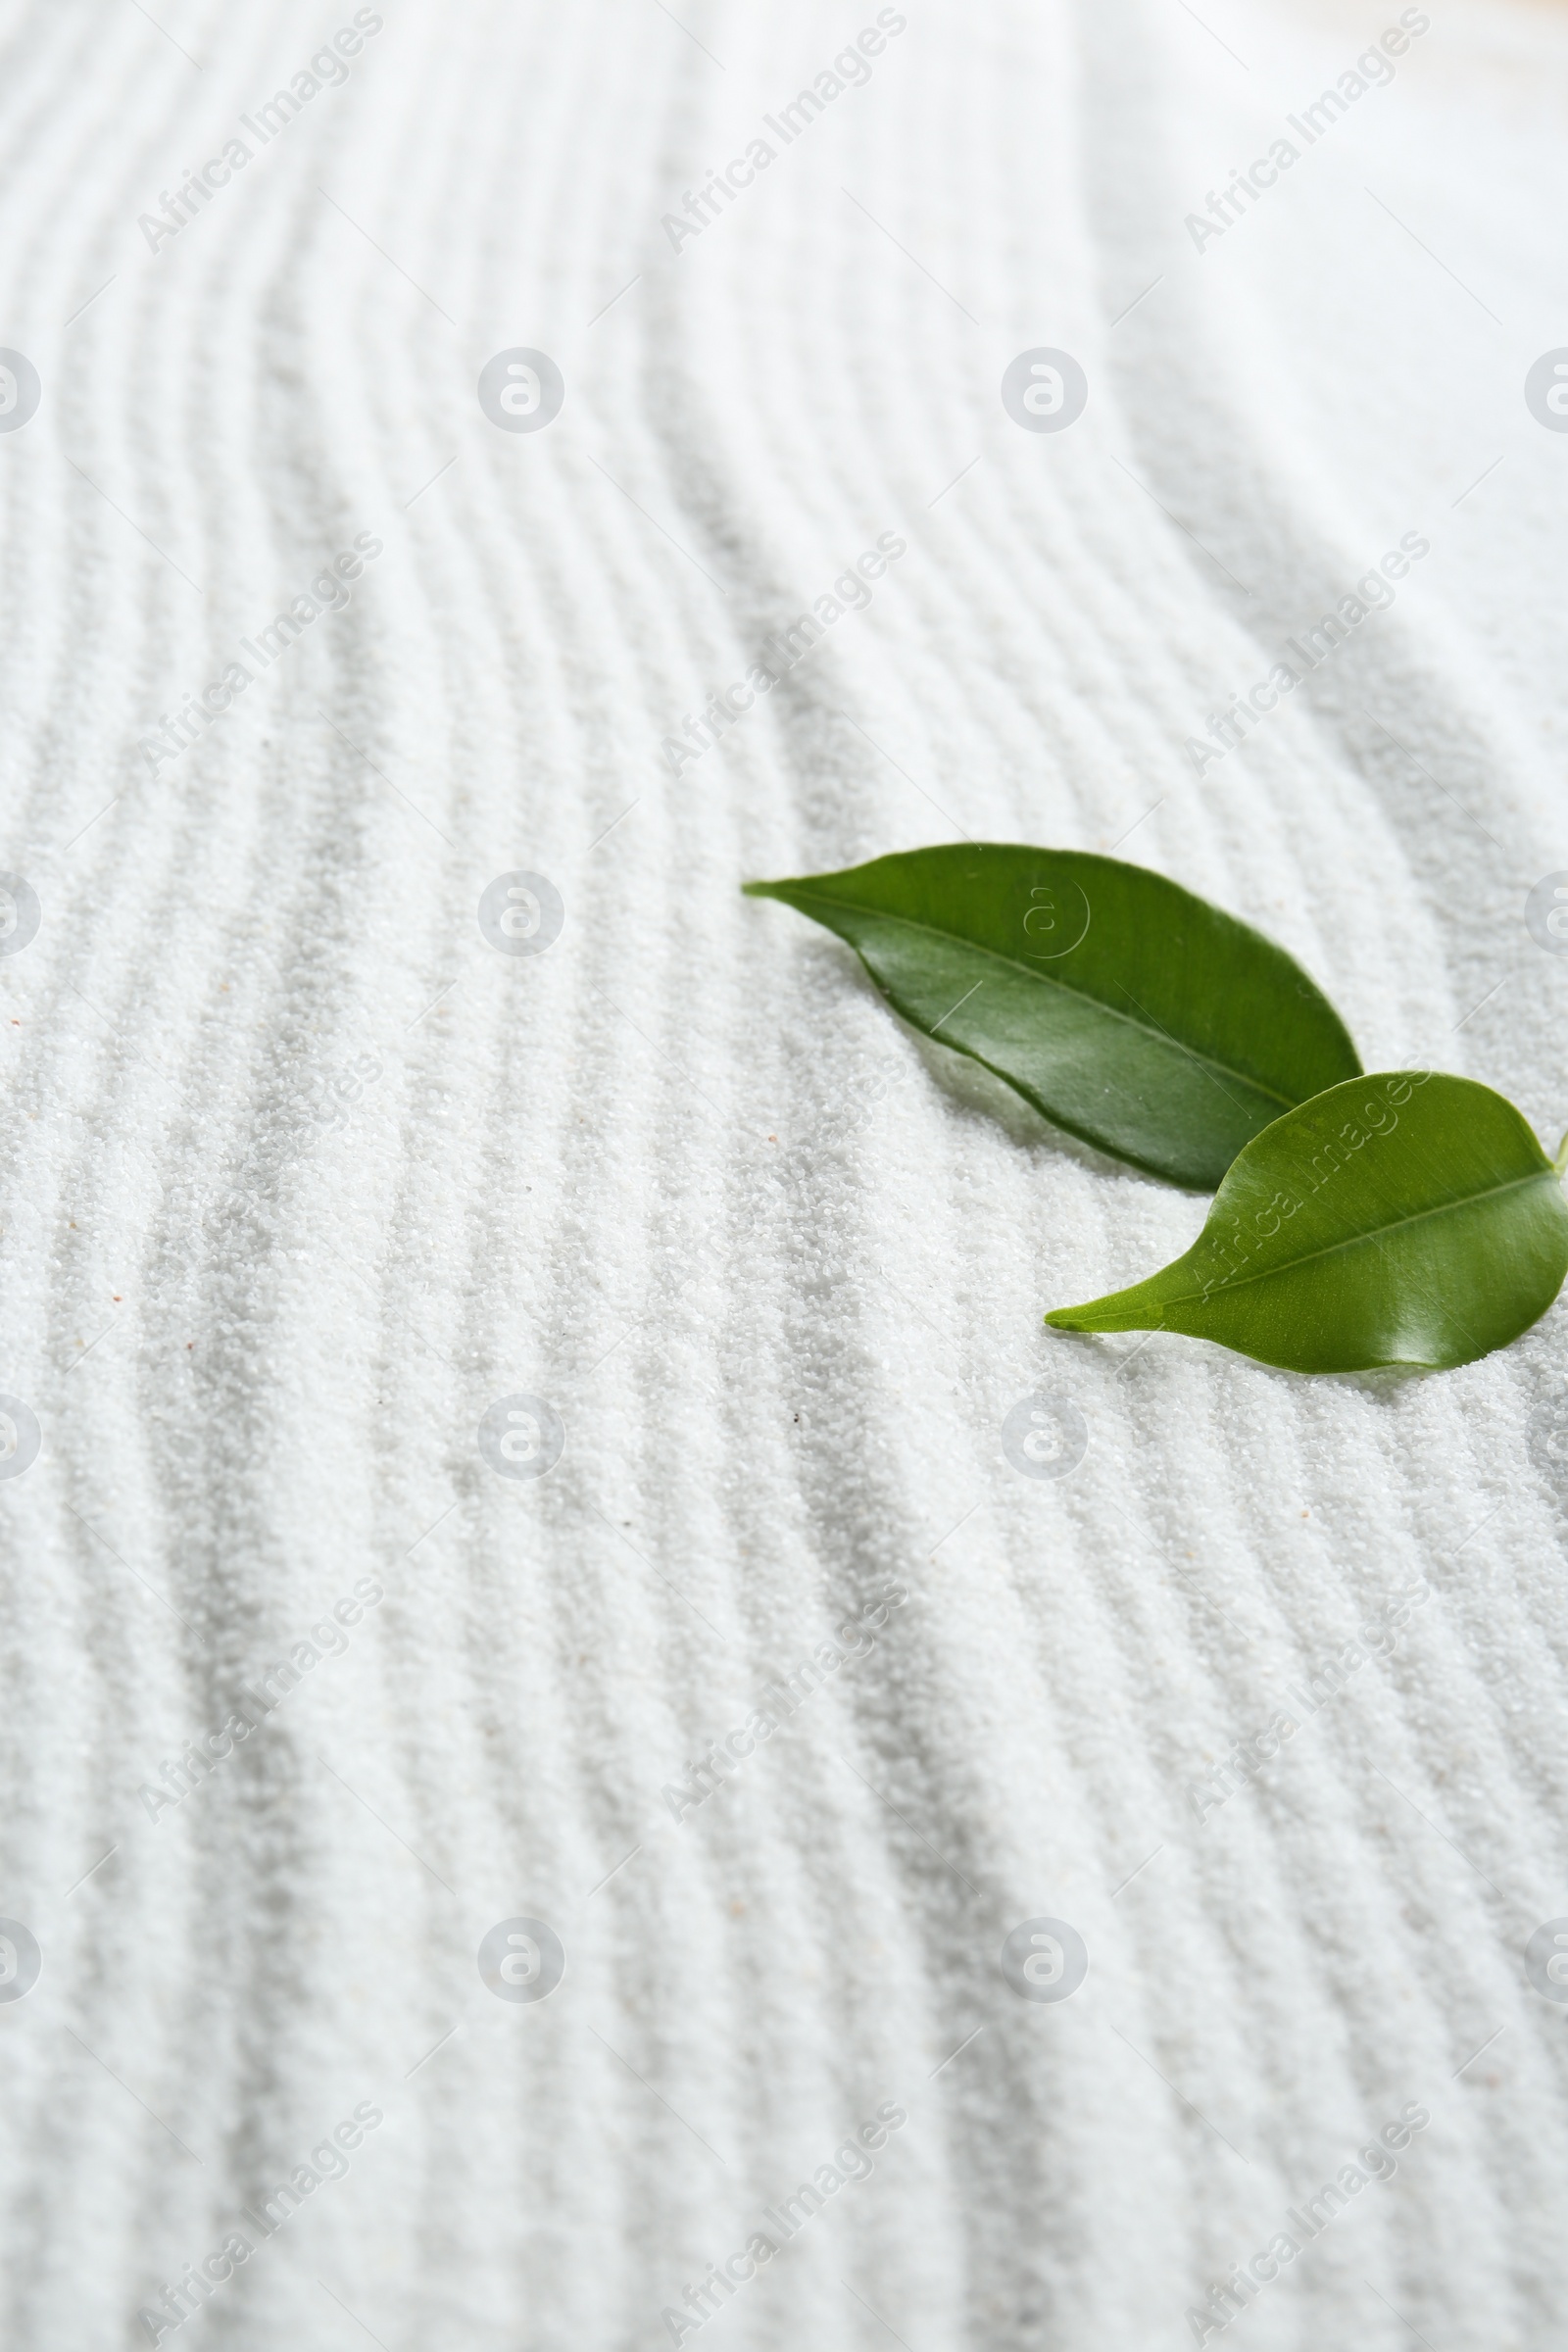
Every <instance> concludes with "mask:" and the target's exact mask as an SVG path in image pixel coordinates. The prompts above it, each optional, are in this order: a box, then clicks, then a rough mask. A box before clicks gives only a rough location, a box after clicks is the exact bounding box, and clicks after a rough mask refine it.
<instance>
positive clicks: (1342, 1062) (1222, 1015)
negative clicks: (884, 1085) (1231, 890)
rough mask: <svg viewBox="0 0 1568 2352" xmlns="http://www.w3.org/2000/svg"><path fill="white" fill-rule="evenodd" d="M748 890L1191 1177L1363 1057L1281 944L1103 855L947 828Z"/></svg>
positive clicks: (1018, 1082) (1228, 1156)
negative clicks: (813, 926) (905, 846)
mask: <svg viewBox="0 0 1568 2352" xmlns="http://www.w3.org/2000/svg"><path fill="white" fill-rule="evenodd" d="M746 889H747V891H748V892H749V893H750V895H751V896H752V897H754V898H764V899H782V900H783V901H784V903H785V904H786V906H790V907H799V909H800V911H801V912H802V913H803V914H809V915H810V916H812V918H813V919H814V920H815V921H817V922H819V923H825V924H826V925H827V927H828V929H829V930H830V931H836V932H837V933H838V934H839V937H840V938H841V939H847V940H848V941H849V943H850V945H851V947H852V948H854V949H855V951H856V953H857V955H858V956H859V958H860V960H861V962H862V963H863V964H864V965H865V968H866V970H867V971H868V972H869V973H870V975H871V977H872V979H873V980H874V981H875V982H876V985H877V987H878V988H879V989H880V990H881V991H882V994H883V995H884V996H885V997H886V998H887V1000H888V1002H889V1003H890V1004H891V1005H892V1006H893V1007H894V1010H895V1011H897V1012H901V1013H902V1014H903V1015H904V1017H905V1019H906V1020H907V1021H910V1022H912V1023H913V1025H914V1027H915V1028H916V1029H919V1030H921V1031H923V1032H924V1034H925V1035H926V1036H927V1037H932V1038H935V1039H936V1040H937V1042H938V1043H939V1044H941V1045H945V1046H954V1047H956V1049H957V1051H958V1052H959V1053H960V1054H972V1055H973V1057H974V1059H975V1060H976V1061H982V1062H984V1063H985V1065H986V1067H987V1069H989V1070H994V1071H995V1072H996V1074H997V1076H998V1077H999V1078H1005V1080H1006V1082H1007V1084H1008V1085H1009V1086H1011V1087H1014V1088H1016V1090H1017V1092H1018V1093H1019V1094H1020V1095H1022V1096H1023V1097H1024V1099H1025V1100H1026V1101H1027V1102H1029V1103H1033V1104H1034V1106H1035V1108H1036V1109H1037V1110H1039V1111H1042V1112H1044V1114H1045V1116H1046V1117H1047V1118H1048V1119H1050V1120H1051V1121H1052V1122H1053V1124H1054V1125H1055V1126H1057V1127H1063V1128H1065V1129H1066V1131H1067V1133H1068V1134H1069V1135H1076V1136H1078V1137H1080V1138H1081V1139H1082V1141H1083V1142H1084V1143H1086V1144H1093V1145H1095V1146H1096V1147H1097V1149H1098V1150H1100V1151H1102V1152H1109V1153H1110V1154H1111V1155H1112V1157H1114V1158H1116V1159H1125V1160H1130V1161H1131V1162H1132V1164H1133V1166H1134V1167H1136V1168H1143V1169H1145V1170H1146V1171H1147V1172H1148V1174H1150V1175H1151V1176H1162V1177H1164V1178H1166V1179H1167V1180H1168V1181H1169V1182H1170V1183H1172V1184H1182V1185H1188V1186H1190V1187H1192V1188H1193V1189H1194V1190H1195V1191H1201V1192H1212V1191H1213V1189H1214V1187H1215V1185H1217V1184H1218V1182H1219V1180H1220V1178H1221V1177H1222V1176H1223V1175H1224V1173H1225V1171H1226V1169H1227V1168H1228V1167H1229V1166H1230V1164H1231V1161H1232V1160H1233V1159H1234V1158H1235V1157H1236V1154H1237V1152H1239V1151H1240V1150H1241V1149H1242V1146H1243V1145H1244V1144H1246V1143H1249V1142H1250V1140H1251V1138H1252V1137H1253V1136H1254V1135H1257V1134H1259V1133H1261V1131H1262V1130H1263V1128H1265V1127H1267V1126H1268V1125H1269V1124H1270V1122H1271V1121H1272V1120H1274V1119H1277V1118H1278V1117H1279V1115H1280V1113H1281V1112H1282V1111H1285V1110H1290V1109H1292V1108H1294V1107H1295V1105H1296V1104H1297V1103H1304V1102H1305V1101H1306V1100H1307V1099H1308V1098H1309V1097H1310V1096H1312V1095H1316V1094H1320V1093H1321V1092H1322V1090H1323V1089H1324V1088H1325V1087H1329V1086H1333V1085H1335V1084H1336V1083H1337V1082H1338V1081H1339V1080H1340V1079H1342V1078H1351V1077H1353V1076H1354V1075H1355V1073H1356V1072H1357V1071H1358V1070H1359V1068H1360V1066H1361V1065H1360V1062H1359V1060H1358V1059H1357V1056H1356V1052H1355V1048H1354V1047H1353V1046H1352V1045H1351V1043H1350V1040H1349V1037H1348V1034H1347V1032H1346V1028H1345V1024H1344V1022H1343V1021H1342V1020H1341V1019H1340V1016H1339V1014H1338V1013H1337V1012H1336V1011H1335V1009H1334V1007H1333V1005H1331V1004H1330V1003H1329V1001H1328V999H1327V998H1326V997H1325V996H1324V995H1323V994H1322V992H1321V990H1320V989H1318V988H1317V987H1316V986H1314V984H1313V982H1312V981H1310V980H1309V979H1308V978H1307V976H1306V974H1305V973H1304V972H1303V971H1302V970H1301V967H1300V965H1299V964H1298V963H1296V962H1294V961H1293V960H1292V958H1291V957H1290V956H1287V955H1286V953H1285V951H1284V949H1283V948H1277V947H1276V946H1275V945H1274V943H1273V942H1272V940H1267V939H1264V938H1263V936H1262V935H1261V933H1260V932H1257V931H1254V930H1252V929H1251V928H1250V925H1248V924H1247V923H1241V922H1238V921H1237V920H1236V918H1235V916H1234V915H1229V914H1222V913H1221V912H1220V910H1219V908H1218V907H1210V906H1209V905H1207V903H1206V902H1205V901H1204V900H1202V899H1199V898H1195V897H1194V896H1193V894H1192V892H1191V891H1189V890H1183V889H1182V888H1181V886H1180V884H1179V883H1176V882H1169V881H1167V880H1166V879H1165V878H1164V876H1163V875H1161V874H1152V873H1150V872H1149V871H1148V869H1147V868H1146V867H1144V866H1141V865H1124V864H1123V863H1122V862H1121V861H1120V860H1119V859H1118V858H1095V857H1091V856H1089V855H1088V854H1087V853H1085V852H1083V851H1080V850H1035V849H1025V848H1021V847H1019V846H1018V845H1016V844H1012V843H1006V842H989V843H984V844H981V845H975V844H972V843H968V842H959V843H955V844H953V845H952V846H950V847H947V848H943V849H932V850H910V851H907V852H906V853H904V854H903V855H902V856H899V857H894V858H873V859H872V860H871V862H870V864H869V865H855V866H850V867H849V868H848V869H847V870H846V871H845V872H843V873H838V874H810V875H806V876H803V877H802V878H801V879H800V880H798V881H792V882H748V883H747V884H746Z"/></svg>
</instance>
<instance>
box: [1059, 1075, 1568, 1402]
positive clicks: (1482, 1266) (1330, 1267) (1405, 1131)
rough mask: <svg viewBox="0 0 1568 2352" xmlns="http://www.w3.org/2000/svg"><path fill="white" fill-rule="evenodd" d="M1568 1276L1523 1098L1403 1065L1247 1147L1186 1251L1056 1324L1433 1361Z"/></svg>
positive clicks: (1343, 1090)
mask: <svg viewBox="0 0 1568 2352" xmlns="http://www.w3.org/2000/svg"><path fill="white" fill-rule="evenodd" d="M1565 1274H1568V1203H1565V1202H1564V1201H1563V1196H1562V1186H1561V1184H1560V1182H1559V1180H1558V1171H1557V1169H1556V1168H1555V1167H1554V1166H1553V1164H1552V1162H1551V1161H1550V1160H1549V1159H1548V1158H1547V1157H1546V1155H1545V1153H1544V1152H1543V1151H1542V1149H1541V1146H1540V1145H1539V1144H1538V1143H1537V1141H1536V1139H1535V1137H1534V1135H1532V1133H1531V1131H1530V1129H1529V1127H1528V1126H1527V1125H1526V1123H1525V1121H1524V1119H1523V1118H1521V1116H1520V1114H1519V1113H1518V1111H1517V1110H1515V1108H1514V1106H1513V1104H1512V1103H1506V1102H1504V1101H1503V1098H1502V1097H1501V1095H1495V1094H1494V1093H1493V1091H1492V1089H1491V1087H1489V1086H1477V1085H1476V1084H1475V1083H1474V1081H1473V1080H1472V1079H1469V1078H1446V1077H1444V1076H1442V1075H1441V1074H1436V1073H1433V1072H1430V1071H1422V1070H1394V1071H1389V1072H1384V1073H1380V1074H1378V1075H1375V1076H1373V1077H1369V1078H1355V1079H1351V1080H1349V1081H1348V1083H1347V1084H1346V1085H1344V1086H1336V1087H1331V1088H1330V1089H1329V1091H1328V1093H1327V1094H1323V1095H1319V1096H1318V1098H1317V1100H1316V1101H1315V1102H1313V1103H1304V1104H1303V1105H1302V1107H1301V1108H1300V1109H1299V1110H1293V1111H1290V1112H1288V1113H1287V1114H1286V1116H1285V1117H1284V1118H1283V1119H1277V1120H1276V1121H1275V1123H1274V1125H1273V1126H1272V1127H1269V1128H1266V1129H1265V1130H1264V1132H1263V1133H1262V1134H1261V1135H1260V1136H1258V1137H1257V1138H1256V1140H1255V1141H1254V1142H1252V1143H1250V1144H1249V1145H1248V1147H1247V1149H1246V1151H1245V1152H1242V1154H1241V1155H1240V1157H1239V1158H1238V1160H1237V1162H1236V1164H1235V1166H1234V1167H1233V1168H1232V1169H1231V1171H1230V1173H1229V1175H1228V1176H1227V1177H1226V1179H1225V1181H1224V1183H1223V1184H1222V1185H1221V1186H1220V1188H1219V1191H1218V1193H1217V1194H1216V1196H1215V1199H1214V1204H1213V1206H1212V1207H1211V1208H1210V1210H1209V1212H1208V1216H1207V1219H1206V1221H1205V1223H1204V1226H1203V1230H1202V1232H1201V1234H1200V1235H1199V1237H1198V1239H1197V1241H1196V1242H1195V1243H1194V1244H1193V1247H1192V1248H1191V1250H1188V1252H1187V1254H1186V1256H1185V1257H1178V1258H1177V1259H1175V1261H1174V1262H1173V1263H1172V1264H1170V1265H1168V1266H1165V1267H1163V1268H1162V1269H1161V1271H1160V1272H1159V1273H1157V1274H1153V1275H1151V1277H1150V1279H1149V1280H1148V1281H1147V1282H1140V1283H1136V1284H1134V1286H1133V1288H1132V1289H1131V1290H1129V1291H1115V1292H1112V1294H1111V1295H1110V1297H1109V1298H1107V1299H1095V1300H1094V1301H1093V1303H1092V1304H1090V1305H1088V1306H1064V1307H1058V1308H1057V1309H1056V1310H1055V1312H1054V1313H1053V1314H1049V1315H1048V1316H1047V1317H1046V1321H1047V1322H1048V1323H1054V1325H1055V1326H1056V1328H1057V1330H1058V1331H1184V1332H1189V1333H1191V1334H1192V1336H1193V1337H1194V1338H1195V1339H1201V1340H1217V1341H1218V1342H1219V1344H1220V1345H1221V1347H1223V1348H1238V1349H1239V1350H1240V1351H1241V1353H1242V1354H1243V1355H1252V1356H1256V1357H1257V1359H1258V1361H1259V1362H1260V1363H1265V1364H1279V1365H1281V1366H1283V1367H1284V1368H1285V1369H1286V1370H1287V1371H1292V1372H1363V1371H1369V1370H1371V1369H1372V1368H1373V1367H1374V1366H1376V1365H1379V1364H1411V1365H1420V1366H1423V1367H1425V1368H1427V1369H1428V1370H1438V1369H1441V1368H1443V1367H1446V1366H1448V1365H1452V1364H1467V1363H1469V1362H1471V1361H1472V1359H1473V1358H1474V1357H1476V1356H1478V1355H1489V1354H1490V1353H1491V1351H1492V1350H1493V1348H1502V1347H1505V1346H1506V1345H1507V1343H1508V1341H1510V1340H1512V1339H1517V1337H1518V1336H1519V1334H1520V1332H1522V1331H1526V1330H1528V1329H1529V1327H1530V1325H1531V1324H1532V1323H1534V1322H1535V1321H1536V1320H1537V1318H1538V1316H1541V1315H1544V1313H1545V1311H1546V1309H1547V1307H1548V1306H1549V1305H1550V1304H1551V1302H1552V1300H1553V1299H1555V1298H1556V1296H1557V1293H1558V1291H1559V1290H1560V1289H1561V1287H1562V1282H1563V1277H1564V1275H1565Z"/></svg>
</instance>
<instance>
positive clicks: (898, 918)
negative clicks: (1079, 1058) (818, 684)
mask: <svg viewBox="0 0 1568 2352" xmlns="http://www.w3.org/2000/svg"><path fill="white" fill-rule="evenodd" d="M803 899H809V900H810V901H811V902H812V904H813V905H815V906H818V907H848V908H849V909H850V911H851V912H852V913H854V914H869V915H874V916H875V917H876V918H877V919H878V920H879V921H881V922H885V923H902V924H903V925H904V926H905V928H906V930H908V931H925V932H928V933H929V934H930V936H931V937H932V938H933V939H941V940H947V941H949V942H951V943H952V944H954V945H956V946H957V947H960V948H964V949H966V950H967V951H968V953H969V954H970V955H971V956H989V957H990V958H991V960H992V962H993V963H1000V964H1002V965H1003V966H1004V967H1005V969H1006V970H1007V971H1010V972H1019V973H1021V974H1022V975H1023V977H1024V979H1026V980H1036V981H1038V982H1039V983H1040V986H1041V987H1042V988H1055V989H1059V990H1060V991H1061V994H1062V995H1063V996H1064V997H1071V998H1072V999H1073V1001H1074V1003H1075V1004H1080V1005H1094V1007H1095V1009H1096V1011H1097V1012H1103V1014H1104V1015H1105V1018H1106V1019H1107V1020H1111V1021H1125V1022H1126V1024H1127V1026H1128V1028H1129V1029H1136V1030H1137V1031H1138V1033H1139V1035H1140V1036H1141V1037H1149V1038H1153V1039H1155V1040H1156V1041H1157V1042H1158V1043H1159V1044H1160V1045H1162V1046H1172V1047H1174V1048H1175V1050H1176V1052H1177V1053H1178V1054H1186V1055H1187V1056H1188V1057H1189V1059H1191V1060H1193V1061H1199V1062H1201V1063H1203V1065H1204V1066H1205V1068H1207V1069H1211V1070H1222V1071H1223V1072H1224V1074H1225V1076H1226V1077H1227V1078H1234V1079H1236V1080H1237V1082H1238V1083H1239V1084H1240V1085H1242V1086H1248V1087H1250V1088H1251V1090H1252V1092H1253V1093H1254V1094H1257V1095H1263V1096H1265V1097H1266V1098H1267V1100H1268V1101H1269V1102H1270V1103H1283V1105H1284V1107H1285V1108H1286V1109H1287V1110H1295V1109H1296V1108H1297V1106H1298V1105H1299V1103H1300V1101H1301V1098H1300V1096H1299V1095H1282V1094H1281V1093H1280V1091H1279V1089H1278V1088H1277V1087H1273V1086H1265V1085H1264V1083H1263V1081H1262V1080H1261V1079H1260V1078H1254V1077H1253V1076H1252V1074H1251V1072H1250V1070H1239V1069H1236V1068H1235V1067H1234V1066H1233V1065H1232V1064H1231V1063H1230V1062H1228V1061H1221V1060H1219V1059H1218V1058H1217V1057H1216V1056H1215V1055H1214V1054H1204V1053H1202V1052H1201V1051H1200V1049H1199V1048H1198V1047H1197V1046H1188V1045H1183V1044H1182V1042H1181V1040H1180V1039H1179V1038H1175V1037H1172V1036H1171V1034H1170V1033H1169V1031H1168V1030H1165V1029H1160V1028H1157V1027H1155V1028H1151V1027H1150V1025H1149V1023H1148V1022H1147V1021H1140V1020H1135V1019H1134V1017H1133V1015H1132V1014H1131V1013H1130V1012H1121V1011H1119V1010H1118V1009H1117V1007H1116V1006H1115V1005H1107V1004H1106V1003H1105V1001H1104V999H1103V997H1097V996H1094V995H1092V994H1091V993H1090V991H1089V990H1088V989H1086V988H1071V987H1069V986H1068V984H1067V982H1066V981H1065V980H1054V979H1053V978H1052V977H1051V975H1050V973H1049V972H1037V971H1033V970H1031V969H1030V967H1029V965H1028V964H1026V963H1020V962H1019V960H1018V958H1017V957H1016V956H1005V955H1004V954H1003V953H1002V951H1001V949H1000V948H986V947H981V946H980V945H979V944H978V942H977V941H975V940H972V939H965V938H964V937H963V935H962V933H961V932H958V931H943V930H941V929H940V928H939V927H938V926H937V924H935V923H922V922H919V921H917V920H916V918H915V917H914V916H913V915H908V914H892V913H890V912H889V911H888V909H887V908H886V907H866V906H863V905H862V904H861V903H860V901H859V900H858V899H835V898H831V897H829V896H828V895H827V893H826V892H823V891H801V892H799V893H798V894H795V903H796V904H799V903H800V901H801V900H803ZM852 944H853V943H852ZM1068 953H1069V955H1070V954H1071V950H1070V949H1069V950H1068Z"/></svg>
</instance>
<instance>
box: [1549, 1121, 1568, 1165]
mask: <svg viewBox="0 0 1568 2352" xmlns="http://www.w3.org/2000/svg"><path fill="white" fill-rule="evenodd" d="M1551 1164H1552V1166H1553V1167H1554V1168H1555V1169H1556V1171H1557V1174H1558V1176H1559V1177H1561V1176H1563V1175H1568V1128H1565V1129H1564V1131H1563V1139H1562V1142H1561V1143H1560V1144H1559V1145H1558V1146H1557V1156H1556V1158H1555V1159H1554V1160H1553V1161H1552V1163H1551Z"/></svg>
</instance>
